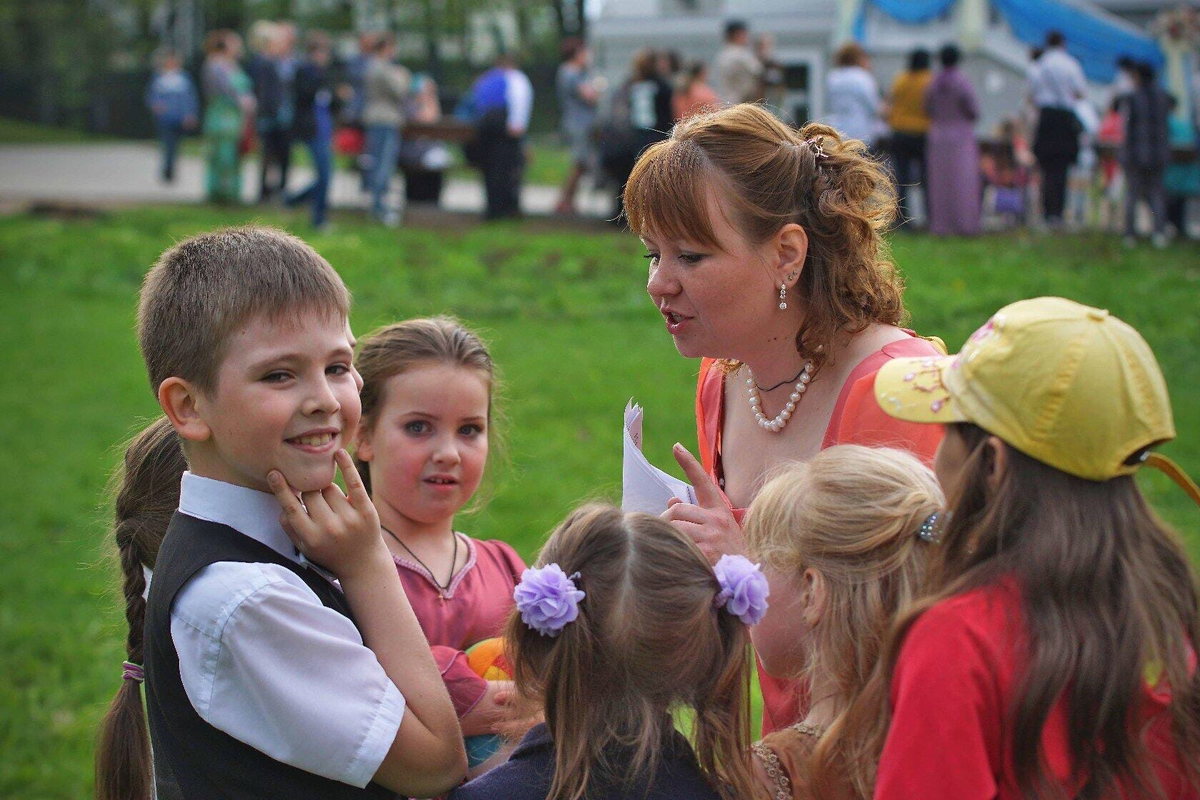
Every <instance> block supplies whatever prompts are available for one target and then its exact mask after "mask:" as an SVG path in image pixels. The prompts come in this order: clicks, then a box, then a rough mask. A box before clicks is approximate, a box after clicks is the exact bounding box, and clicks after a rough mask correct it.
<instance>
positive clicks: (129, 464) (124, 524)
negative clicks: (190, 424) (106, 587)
mask: <svg viewBox="0 0 1200 800" xmlns="http://www.w3.org/2000/svg"><path fill="white" fill-rule="evenodd" d="M124 463H125V466H124V469H123V470H122V472H121V477H120V484H119V488H118V489H117V492H116V503H115V508H114V516H115V517H116V525H115V526H114V528H113V536H114V538H115V539H116V540H117V556H118V558H119V559H120V564H121V575H122V578H123V581H122V588H123V593H124V597H125V619H126V621H127V622H128V623H129V634H128V636H127V637H126V639H125V654H126V658H127V659H128V660H127V661H126V662H125V664H124V665H123V670H122V675H121V688H120V689H119V690H117V696H116V697H114V698H113V701H112V705H111V706H110V707H109V709H108V713H107V714H105V715H104V719H103V720H101V722H100V733H99V736H98V742H97V747H96V800H150V798H151V797H153V791H152V787H151V785H150V783H151V781H150V737H149V736H147V734H146V714H145V711H144V710H143V708H142V694H141V689H140V688H139V687H140V686H141V684H142V680H143V679H144V673H143V670H142V635H143V631H142V627H143V621H144V619H145V615H146V593H147V590H148V586H147V583H146V575H147V573H148V570H151V569H153V568H154V560H155V559H156V558H157V557H158V547H159V545H160V544H162V539H163V536H164V535H165V534H166V532H167V526H168V525H169V524H170V523H171V517H172V516H173V515H174V514H175V509H177V508H179V479H180V478H181V477H182V476H183V473H184V471H185V470H187V462H186V461H184V459H183V450H182V449H180V446H179V437H178V436H176V435H175V429H174V428H172V427H171V421H170V420H169V419H167V418H166V417H159V418H158V419H157V420H155V421H154V422H152V423H150V424H149V425H148V426H146V428H145V429H144V430H143V431H142V432H141V433H139V434H138V435H137V436H135V437H134V438H133V439H132V440H131V441H130V442H129V444H128V445H127V446H126V448H125V462H124Z"/></svg>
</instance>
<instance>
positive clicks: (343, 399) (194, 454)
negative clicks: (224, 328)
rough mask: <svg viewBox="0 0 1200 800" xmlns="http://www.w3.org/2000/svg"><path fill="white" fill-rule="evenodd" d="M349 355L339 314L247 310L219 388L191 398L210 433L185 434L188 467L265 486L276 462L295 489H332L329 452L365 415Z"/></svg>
mask: <svg viewBox="0 0 1200 800" xmlns="http://www.w3.org/2000/svg"><path fill="white" fill-rule="evenodd" d="M353 359H354V338H353V336H352V335H351V333H350V327H349V324H348V323H347V321H346V320H345V319H342V318H340V317H339V316H338V315H336V314H334V315H330V314H325V313H321V312H320V311H309V312H304V313H301V314H300V315H299V316H298V317H297V318H294V319H288V318H282V319H277V318H272V317H270V316H266V315H259V316H255V317H252V318H251V319H250V320H248V321H247V322H246V324H244V325H243V326H242V327H241V328H240V329H239V330H237V331H235V332H234V333H233V334H231V335H230V337H229V340H228V341H227V342H226V343H225V356H224V358H223V359H222V361H221V364H220V367H219V368H218V370H217V383H216V387H215V388H214V389H213V390H211V391H208V392H196V393H195V395H194V397H195V401H194V402H195V416H196V417H197V418H198V419H199V420H200V421H202V423H203V425H202V428H203V429H206V430H207V434H208V435H207V436H203V437H195V438H194V437H192V436H188V435H186V434H184V436H185V438H188V439H191V440H192V441H191V443H190V446H189V448H188V460H189V462H190V464H191V467H192V471H193V472H195V473H197V474H199V475H203V476H204V477H208V478H214V479H217V480H222V481H226V482H227V483H233V484H237V485H239V486H247V487H249V488H252V489H258V490H260V491H264V492H269V491H270V487H268V485H267V473H268V472H269V471H270V470H272V469H277V470H279V471H280V472H282V473H283V476H284V477H285V478H286V479H287V481H288V484H289V485H290V486H291V487H292V488H293V489H295V490H297V491H316V490H320V489H324V488H325V487H327V486H329V485H330V484H331V483H333V477H334V461H333V456H334V453H336V452H337V451H338V449H339V448H342V447H345V446H346V445H347V444H349V442H350V441H351V440H352V439H353V437H354V433H355V431H356V430H357V428H358V419H359V416H360V413H361V406H360V404H359V397H358V392H359V389H360V388H361V387H362V380H361V379H360V378H359V376H358V373H357V372H356V371H355V369H354V361H353ZM181 433H183V431H181Z"/></svg>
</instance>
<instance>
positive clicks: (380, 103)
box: [363, 33, 412, 227]
mask: <svg viewBox="0 0 1200 800" xmlns="http://www.w3.org/2000/svg"><path fill="white" fill-rule="evenodd" d="M395 55H396V37H395V35H394V34H392V33H385V34H382V35H381V36H380V37H379V39H378V40H377V41H376V42H375V50H374V52H373V53H372V55H371V62H370V63H369V64H368V65H367V73H366V76H365V78H364V86H365V87H366V97H367V102H366V106H365V107H364V109H363V124H364V125H366V128H367V144H366V150H367V159H368V167H367V169H368V178H367V187H368V189H369V191H370V193H371V214H372V216H374V217H375V219H377V220H379V221H380V222H382V223H383V224H385V225H387V226H388V227H395V226H396V225H399V224H400V212H399V210H398V209H396V208H394V207H389V206H388V205H387V202H386V201H387V195H388V191H389V190H390V189H391V182H392V175H393V174H394V173H395V172H396V162H397V160H398V159H399V157H400V128H401V127H403V125H404V104H405V102H406V101H407V99H408V93H409V90H410V89H411V86H412V76H411V75H410V74H409V72H408V70H406V69H405V68H404V67H401V66H399V65H398V64H394V63H393V62H392V59H393V58H395Z"/></svg>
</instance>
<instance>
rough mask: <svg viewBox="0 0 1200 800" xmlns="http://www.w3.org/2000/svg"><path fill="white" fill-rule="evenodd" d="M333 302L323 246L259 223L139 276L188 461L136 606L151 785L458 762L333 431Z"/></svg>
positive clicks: (435, 769) (301, 787)
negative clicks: (141, 622) (141, 628)
mask: <svg viewBox="0 0 1200 800" xmlns="http://www.w3.org/2000/svg"><path fill="white" fill-rule="evenodd" d="M349 305H350V296H349V293H348V292H347V291H346V288H345V286H344V285H343V284H342V281H341V279H340V278H339V277H338V275H337V273H336V272H334V271H333V268H332V267H330V266H329V264H328V262H326V261H325V259H323V258H321V256H319V255H318V254H317V253H316V252H315V251H314V250H312V248H310V247H309V246H308V245H306V244H305V243H304V242H302V241H300V240H299V239H297V238H295V237H293V236H290V235H288V234H286V233H283V232H281V231H276V230H272V229H268V228H255V227H249V228H232V229H227V230H222V231H217V232H214V233H207V234H201V235H199V236H196V237H194V238H192V239H189V240H186V241H184V242H181V243H179V244H177V245H176V246H174V247H172V248H171V249H169V250H167V251H166V252H165V253H164V254H163V255H162V257H161V258H160V259H159V261H158V263H157V264H155V266H154V268H153V269H152V270H151V271H150V273H149V274H148V275H147V277H146V281H145V284H144V286H143V288H142V294H141V303H140V307H139V310H138V335H139V340H140V344H141V348H142V354H143V357H144V358H145V361H146V367H147V370H148V372H149V375H150V382H151V386H152V388H153V389H154V391H155V393H156V396H157V398H158V401H159V404H160V405H161V406H162V409H163V411H164V412H165V413H166V415H167V417H168V418H169V419H170V421H171V423H172V425H173V426H174V428H175V430H176V432H177V433H178V434H179V436H180V438H181V440H182V442H183V447H184V452H185V454H186V456H187V460H188V466H189V471H188V472H187V473H185V475H184V478H183V483H182V487H181V493H180V508H179V511H178V512H177V513H176V515H175V518H174V519H173V520H172V522H171V526H170V528H169V529H168V531H167V534H166V537H165V538H164V540H163V543H162V547H161V549H160V551H159V555H158V560H157V563H156V565H155V571H154V579H153V582H152V584H151V588H150V594H149V599H148V601H147V606H146V632H145V660H146V664H145V672H146V699H147V709H148V712H149V718H150V733H151V740H152V743H153V751H154V778H155V788H156V793H157V796H158V797H159V798H204V800H208V798H214V797H230V798H234V797H237V798H260V797H263V798H265V797H279V798H284V797H287V798H295V797H306V798H307V797H330V798H334V797H337V798H341V797H347V798H349V797H387V796H391V794H392V793H394V792H398V793H401V794H406V795H415V796H421V797H429V796H432V795H437V794H440V793H442V792H444V791H446V790H448V789H450V788H451V787H453V786H454V785H455V784H457V783H458V782H459V781H460V780H461V778H462V776H463V775H464V774H465V771H466V757H465V754H464V752H463V746H462V737H461V735H460V733H459V730H458V722H457V719H456V716H455V712H454V708H453V706H452V705H451V702H450V699H449V697H448V695H447V694H446V690H445V687H444V685H443V683H442V680H441V676H440V674H439V672H438V669H437V667H436V666H435V663H434V660H433V657H432V656H431V654H430V651H429V648H428V646H427V645H426V643H425V638H424V636H423V634H422V632H421V629H420V626H419V625H418V623H417V620H416V617H415V616H414V615H413V613H412V609H411V607H410V606H409V604H408V601H407V599H406V598H405V596H404V593H403V590H402V588H401V586H400V583H399V581H397V580H396V571H395V568H394V566H393V564H392V560H391V557H390V556H389V555H388V551H387V548H386V546H385V545H384V543H383V540H382V537H381V533H380V529H379V520H378V517H377V516H376V514H375V509H374V507H373V506H372V505H371V503H370V500H369V498H368V496H367V494H366V492H365V490H364V488H363V486H362V481H361V480H360V479H359V477H358V474H357V473H356V472H355V471H354V467H353V465H352V463H351V461H350V458H349V456H348V455H347V454H346V452H345V450H344V449H343V448H344V446H345V444H346V443H348V442H349V441H351V440H352V438H353V436H354V433H355V430H356V428H357V426H358V421H359V416H360V405H359V399H358V390H359V388H360V387H361V380H360V379H359V378H358V375H357V373H356V372H355V371H354V367H353V361H352V358H353V351H354V339H353V337H352V335H351V333H350V329H349V324H348V315H349ZM335 464H336V465H340V466H341V468H342V471H343V476H344V477H345V480H346V486H347V491H348V494H343V493H342V491H341V490H340V489H339V488H338V487H337V485H336V484H334V483H333V479H334V473H335V469H336V467H335ZM285 518H286V526H287V527H286V530H285V527H284V524H283V522H282V521H283V520H284V519H285ZM310 559H311V560H310ZM335 577H336V578H337V579H338V580H339V581H340V586H339V585H338V584H337V583H335V582H334V578H335Z"/></svg>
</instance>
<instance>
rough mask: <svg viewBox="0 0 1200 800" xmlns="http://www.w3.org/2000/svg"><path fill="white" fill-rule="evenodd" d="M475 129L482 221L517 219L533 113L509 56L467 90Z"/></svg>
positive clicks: (529, 93) (529, 89) (529, 88)
mask: <svg viewBox="0 0 1200 800" xmlns="http://www.w3.org/2000/svg"><path fill="white" fill-rule="evenodd" d="M471 94H472V98H473V100H474V113H475V118H476V119H477V120H478V125H479V134H478V140H479V159H480V167H481V169H482V170H483V187H484V192H485V194H486V196H487V207H486V209H485V210H484V218H485V219H489V220H492V219H502V218H505V217H519V216H520V215H521V177H522V174H523V173H524V171H525V154H524V143H525V132H526V131H527V130H528V129H529V116H530V114H531V113H532V111H533V84H531V83H530V82H529V78H528V76H526V75H525V73H524V72H522V71H521V70H520V69H518V68H517V59H516V57H515V56H514V55H513V54H512V53H501V54H500V56H499V57H498V58H497V59H496V64H495V66H494V67H492V68H491V69H490V70H488V71H487V72H485V73H484V74H483V75H481V76H480V77H479V79H478V80H477V81H475V86H474V87H473V88H472V90H471Z"/></svg>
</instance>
